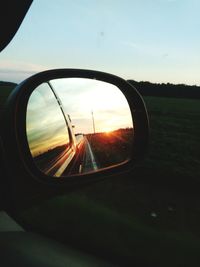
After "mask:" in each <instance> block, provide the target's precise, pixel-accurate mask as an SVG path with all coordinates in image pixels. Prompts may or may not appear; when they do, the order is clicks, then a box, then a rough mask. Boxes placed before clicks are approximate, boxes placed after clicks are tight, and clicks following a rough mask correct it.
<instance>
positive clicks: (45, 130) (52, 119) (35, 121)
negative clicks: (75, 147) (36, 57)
mask: <svg viewBox="0 0 200 267" xmlns="http://www.w3.org/2000/svg"><path fill="white" fill-rule="evenodd" d="M26 130H27V138H28V143H29V147H30V150H31V153H32V155H33V157H34V156H37V155H39V154H41V153H44V152H45V151H47V150H49V149H53V148H54V147H56V146H59V145H63V144H67V143H68V142H69V136H68V130H67V126H66V123H65V120H64V117H63V114H62V112H61V110H60V107H59V106H58V103H57V100H56V98H55V96H54V94H53V92H52V90H51V89H50V87H49V85H48V84H47V83H44V84H42V85H40V86H39V87H37V88H36V89H35V90H34V91H33V93H32V94H31V96H30V98H29V101H28V106H27V115H26Z"/></svg>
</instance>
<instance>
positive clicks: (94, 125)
mask: <svg viewBox="0 0 200 267" xmlns="http://www.w3.org/2000/svg"><path fill="white" fill-rule="evenodd" d="M91 114H92V124H93V131H94V134H95V123H94V112H93V110H92V111H91Z"/></svg>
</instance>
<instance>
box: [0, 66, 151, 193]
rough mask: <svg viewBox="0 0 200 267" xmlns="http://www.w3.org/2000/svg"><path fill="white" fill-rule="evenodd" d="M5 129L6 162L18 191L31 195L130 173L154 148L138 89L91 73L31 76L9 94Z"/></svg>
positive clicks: (68, 71)
mask: <svg viewBox="0 0 200 267" xmlns="http://www.w3.org/2000/svg"><path fill="white" fill-rule="evenodd" d="M1 124H2V125H3V128H2V132H1V139H2V144H3V150H4V153H3V159H4V164H5V166H6V168H7V172H8V173H9V176H10V177H12V183H13V184H14V187H15V191H21V192H22V191H26V194H29V193H30V190H32V191H34V188H37V185H38V186H39V184H40V187H42V188H44V187H45V186H47V187H48V186H51V187H52V185H54V186H55V187H59V188H60V187H65V188H66V186H70V185H73V186H74V185H78V184H81V183H84V182H90V181H94V180H96V179H101V178H105V177H107V176H109V175H113V174H114V173H118V172H123V171H127V170H129V169H131V168H132V167H133V165H134V163H136V162H137V161H138V160H140V159H141V158H142V157H143V156H144V152H145V150H146V147H147V143H148V115H147V112H146V108H145V104H144V101H143V99H142V97H141V96H140V94H139V93H138V92H137V90H136V89H135V88H134V87H133V86H132V85H130V84H129V83H128V82H126V81H125V80H123V79H122V78H119V77H117V76H114V75H111V74H107V73H103V72H97V71H90V70H76V69H58V70H49V71H44V72H41V73H38V74H36V75H33V76H32V77H30V78H28V79H27V80H25V81H24V82H22V83H21V84H19V85H18V86H17V87H16V88H15V90H14V92H13V93H12V95H11V96H10V98H9V100H8V102H7V105H6V108H5V111H4V115H3V119H2V123H1ZM13 176H16V177H15V178H13ZM28 185H29V186H28ZM30 185H31V186H30ZM30 187H31V189H30ZM17 188H18V189H17ZM27 188H29V190H27ZM19 189H20V190H19ZM42 190H43V189H42ZM42 190H41V192H42ZM39 191H40V190H38V192H39ZM22 195H23V193H22Z"/></svg>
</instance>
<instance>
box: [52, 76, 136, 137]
mask: <svg viewBox="0 0 200 267" xmlns="http://www.w3.org/2000/svg"><path fill="white" fill-rule="evenodd" d="M50 83H51V84H52V86H53V88H54V90H55V91H56V93H57V94H58V96H59V98H60V99H61V102H62V104H63V108H64V111H65V113H66V114H69V115H70V118H71V120H72V124H73V125H74V126H75V128H74V131H75V133H84V134H87V133H91V132H93V131H94V129H93V120H92V119H93V118H94V123H95V130H96V132H105V131H113V130H116V129H119V128H127V127H133V124H132V117H131V113H130V108H129V105H128V103H127V100H126V98H125V97H124V95H123V93H122V92H121V91H120V90H119V89H118V88H117V87H116V86H115V85H112V84H109V83H106V82H102V81H97V80H92V79H85V78H84V79H83V78H67V79H57V80H52V81H51V82H50Z"/></svg>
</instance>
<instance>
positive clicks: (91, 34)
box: [0, 0, 200, 85]
mask: <svg viewBox="0 0 200 267" xmlns="http://www.w3.org/2000/svg"><path fill="white" fill-rule="evenodd" d="M199 10H200V1H198V0H124V1H121V0H101V1H92V0H75V1H66V0H57V1H49V0H42V1H41V0H34V1H33V4H32V6H31V7H30V10H29V12H28V14H27V16H26V17H25V19H24V21H23V24H22V25H21V28H20V29H19V31H18V32H17V34H16V36H15V37H14V39H13V40H12V42H11V43H10V44H9V45H8V46H7V47H6V48H5V49H4V51H2V52H1V54H0V80H4V81H14V82H20V81H22V80H23V79H24V78H27V77H29V76H30V75H32V74H33V73H36V72H39V71H42V70H46V69H52V68H84V69H95V70H100V71H105V72H110V73H112V74H115V75H119V76H121V77H123V78H125V79H134V80H136V81H141V80H142V81H144V80H145V81H151V82H171V83H186V84H196V85H200V75H199V73H200V30H199V29H200V16H199Z"/></svg>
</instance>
